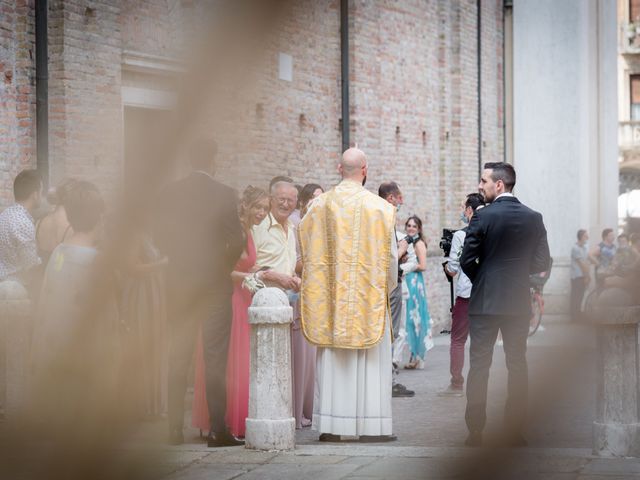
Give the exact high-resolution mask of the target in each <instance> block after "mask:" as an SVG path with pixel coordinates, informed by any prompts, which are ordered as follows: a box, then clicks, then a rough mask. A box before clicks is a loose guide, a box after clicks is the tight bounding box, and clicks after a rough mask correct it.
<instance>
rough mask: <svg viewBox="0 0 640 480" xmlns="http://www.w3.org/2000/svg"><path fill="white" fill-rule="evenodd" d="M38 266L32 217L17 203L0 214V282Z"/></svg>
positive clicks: (38, 259)
mask: <svg viewBox="0 0 640 480" xmlns="http://www.w3.org/2000/svg"><path fill="white" fill-rule="evenodd" d="M39 264H40V258H39V257H38V248H37V246H36V227H35V225H34V223H33V217H32V216H31V214H30V213H29V212H28V211H27V209H26V208H24V207H23V206H22V205H20V204H19V203H16V204H14V205H11V206H10V207H8V208H6V209H5V210H4V212H2V213H0V281H2V280H5V279H7V278H9V277H13V276H14V275H19V274H21V273H24V272H26V271H27V270H29V269H30V268H31V267H34V266H36V265H39Z"/></svg>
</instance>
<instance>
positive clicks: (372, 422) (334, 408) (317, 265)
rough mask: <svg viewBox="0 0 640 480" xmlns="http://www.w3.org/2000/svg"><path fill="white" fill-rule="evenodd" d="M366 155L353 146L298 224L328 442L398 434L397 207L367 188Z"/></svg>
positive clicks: (306, 329)
mask: <svg viewBox="0 0 640 480" xmlns="http://www.w3.org/2000/svg"><path fill="white" fill-rule="evenodd" d="M367 167H368V165H367V158H366V156H365V154H364V152H362V151H361V150H359V149H357V148H350V149H348V150H347V151H345V152H344V154H343V156H342V159H341V161H340V163H339V165H338V171H339V172H340V175H341V176H342V181H341V182H340V184H338V186H336V187H335V188H333V189H332V190H330V191H328V192H326V193H324V194H322V195H320V196H319V197H317V198H316V199H315V200H314V201H313V203H312V204H311V206H310V208H309V210H308V212H307V214H306V215H305V216H304V218H303V219H302V222H301V223H300V225H299V227H298V229H299V230H298V231H299V236H300V237H299V238H300V247H301V253H302V264H303V267H302V288H301V312H302V322H301V323H302V330H303V333H304V335H305V337H306V339H307V340H308V341H309V342H311V343H312V344H314V345H316V346H317V347H318V351H317V358H316V386H315V395H314V397H315V398H314V406H313V424H312V426H313V429H314V430H317V431H319V432H320V440H321V441H340V440H341V436H343V435H344V436H358V437H359V439H360V441H363V442H368V441H389V440H394V439H395V436H394V435H393V428H392V420H391V374H392V371H391V364H392V361H391V322H390V314H389V306H388V305H389V302H388V294H389V292H390V291H391V290H393V288H395V286H396V283H397V271H398V266H397V265H398V258H397V245H396V238H395V231H394V226H395V208H394V207H393V206H392V205H391V204H390V203H388V202H387V201H386V200H384V199H382V198H380V197H378V196H377V195H374V194H373V193H371V192H369V191H368V190H366V189H365V188H364V186H363V185H364V183H365V181H366V178H367Z"/></svg>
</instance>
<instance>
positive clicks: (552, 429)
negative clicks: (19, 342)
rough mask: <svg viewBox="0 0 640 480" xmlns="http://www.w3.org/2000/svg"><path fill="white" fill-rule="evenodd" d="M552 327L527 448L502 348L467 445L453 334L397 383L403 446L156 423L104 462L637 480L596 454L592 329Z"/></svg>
mask: <svg viewBox="0 0 640 480" xmlns="http://www.w3.org/2000/svg"><path fill="white" fill-rule="evenodd" d="M548 320H551V319H548ZM546 324H547V328H546V330H545V331H543V332H539V333H537V334H536V336H535V337H533V338H532V339H531V341H530V343H529V365H530V377H531V390H530V397H531V405H530V411H531V415H530V417H531V419H530V422H529V425H528V428H527V438H528V440H529V447H527V448H524V449H502V448H501V447H500V446H499V444H498V443H497V439H496V437H497V434H498V433H499V432H500V428H501V417H502V408H503V406H504V397H505V389H506V368H505V366H504V355H503V353H502V348H501V347H499V346H497V347H496V349H495V356H494V365H493V367H492V371H491V379H490V384H489V420H488V427H487V433H486V440H487V441H486V443H487V446H486V447H485V448H482V449H471V448H465V447H462V446H461V445H462V442H463V440H464V438H465V436H466V430H465V426H464V421H463V417H464V416H463V412H464V405H465V400H464V398H443V397H439V396H437V392H438V391H439V390H440V389H442V388H444V387H445V386H446V385H447V383H448V380H449V373H448V337H439V338H438V339H437V341H436V347H435V348H434V349H433V350H431V351H430V352H429V353H428V358H427V362H426V364H427V365H426V368H425V369H424V370H419V371H403V372H402V373H401V376H400V381H401V382H402V383H404V384H406V385H407V386H408V387H410V388H413V389H415V390H416V396H415V397H414V398H402V399H401V398H399V399H394V401H393V408H394V410H393V414H394V429H395V432H396V434H397V435H398V441H396V442H393V443H391V444H385V445H380V444H369V445H366V444H360V443H357V442H351V443H338V444H321V443H319V442H318V441H317V436H318V435H317V432H313V431H311V430H309V429H304V430H300V431H298V433H297V443H298V445H297V448H296V449H295V451H292V452H281V453H277V452H254V451H249V450H246V449H244V448H243V447H232V448H225V449H208V448H207V447H206V445H205V444H204V442H203V441H202V439H201V438H200V437H199V435H198V432H197V431H195V430H189V431H187V432H186V433H187V434H186V439H187V442H186V443H185V444H184V445H182V446H180V447H167V446H164V444H163V443H162V442H164V440H166V423H165V422H155V423H147V424H144V425H143V426H141V427H140V429H139V431H138V432H136V433H135V434H134V435H132V436H131V437H130V440H129V442H128V444H127V447H126V448H122V447H120V448H119V449H118V452H119V453H118V454H117V455H113V454H110V455H108V456H106V455H105V456H106V457H107V458H106V459H105V460H104V464H105V465H108V466H109V468H110V469H113V470H114V471H115V472H116V473H117V474H116V475H115V476H114V478H134V477H135V478H141V477H140V476H136V475H135V473H138V474H139V473H141V472H142V473H143V474H144V475H142V478H145V479H146V478H149V479H151V478H153V479H156V478H158V479H160V478H161V479H165V480H176V479H184V480H198V479H207V480H209V479H211V480H214V479H220V480H231V479H238V480H247V479H260V480H263V479H264V480H269V479H276V480H288V479H296V480H297V479H306V478H312V479H314V480H331V479H354V480H355V479H358V480H364V479H401V480H402V479H422V478H429V479H444V478H460V479H474V480H476V479H492V480H493V479H498V480H499V479H517V480H520V479H523V480H528V479H550V480H556V479H557V480H578V479H579V480H596V479H600V480H605V479H606V480H616V479H623V478H624V479H630V478H638V479H640V459H604V458H596V457H593V456H592V455H591V448H590V447H591V424H592V421H593V417H594V409H595V402H594V397H595V368H594V360H595V342H594V332H593V331H592V329H591V328H589V327H584V326H573V325H567V324H562V323H557V322H550V321H547V322H546ZM27 454H29V452H27ZM29 455H30V454H29ZM20 464H23V462H20ZM0 470H1V469H0ZM38 478H39V477H38Z"/></svg>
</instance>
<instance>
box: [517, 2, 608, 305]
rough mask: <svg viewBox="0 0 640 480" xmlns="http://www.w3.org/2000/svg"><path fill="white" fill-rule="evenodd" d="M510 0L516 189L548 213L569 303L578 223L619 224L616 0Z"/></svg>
mask: <svg viewBox="0 0 640 480" xmlns="http://www.w3.org/2000/svg"><path fill="white" fill-rule="evenodd" d="M513 3H514V5H513V22H514V25H513V38H514V39H513V66H514V67H513V68H514V71H513V79H514V80H513V81H514V102H513V105H514V165H515V167H516V171H517V173H518V184H517V186H516V195H517V196H518V197H519V198H520V200H521V201H522V202H524V203H525V204H527V205H529V206H530V207H532V208H533V209H535V210H538V211H539V212H541V213H542V214H543V215H544V218H545V224H546V226H547V231H548V235H549V244H550V247H551V255H552V256H553V257H554V260H555V262H556V263H555V268H554V273H553V275H552V280H551V281H550V284H549V287H548V289H547V293H548V294H550V295H549V296H554V295H555V296H556V297H557V298H556V299H555V301H554V302H551V303H552V304H553V308H554V309H561V310H564V308H565V306H566V301H565V299H564V297H565V296H566V293H567V292H568V288H569V278H568V256H569V253H570V250H571V246H572V244H573V243H574V242H575V234H576V231H577V230H578V229H579V228H589V230H590V231H591V235H592V239H593V242H592V243H595V238H596V237H597V236H598V235H597V233H598V232H599V230H600V229H601V228H603V226H605V225H607V226H612V227H613V226H615V225H616V198H617V189H618V186H617V181H618V180H617V179H618V167H617V137H616V135H617V83H616V58H617V56H616V54H617V30H616V28H617V27H616V2H615V0H563V1H561V2H558V1H557V0H514V2H513Z"/></svg>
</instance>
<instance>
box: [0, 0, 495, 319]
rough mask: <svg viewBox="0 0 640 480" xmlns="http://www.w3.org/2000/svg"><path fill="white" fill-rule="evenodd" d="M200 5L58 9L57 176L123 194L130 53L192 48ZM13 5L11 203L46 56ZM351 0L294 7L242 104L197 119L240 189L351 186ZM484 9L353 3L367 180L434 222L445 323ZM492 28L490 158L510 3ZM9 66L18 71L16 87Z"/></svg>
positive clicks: (8, 114)
mask: <svg viewBox="0 0 640 480" xmlns="http://www.w3.org/2000/svg"><path fill="white" fill-rule="evenodd" d="M194 3H196V2H190V1H172V2H156V1H152V0H144V1H133V0H121V1H115V2H114V1H108V0H103V1H91V2H88V1H84V0H52V1H51V2H50V19H49V24H50V27H49V28H50V31H49V35H50V38H49V41H50V52H49V53H50V67H49V69H50V77H51V78H50V156H51V158H50V163H51V174H52V181H53V182H54V183H55V182H56V181H58V180H59V179H61V178H62V177H64V176H68V175H75V176H83V177H86V178H89V179H92V180H95V181H96V182H98V183H99V184H100V185H101V186H102V187H103V189H105V190H107V191H109V192H113V191H116V190H118V189H119V188H120V186H121V180H122V169H123V165H122V161H123V142H122V136H123V135H122V133H123V109H122V98H121V85H122V76H123V73H122V52H123V51H133V52H137V53H142V54H146V55H152V56H158V57H168V56H171V55H174V54H175V52H176V51H178V50H179V49H180V46H182V45H183V43H182V36H181V34H182V33H185V32H186V31H187V30H189V29H188V28H185V27H184V25H185V23H184V22H185V15H186V16H188V13H189V12H188V9H191V8H193V5H194ZM0 6H1V7H2V8H3V15H2V21H1V23H0V33H1V34H2V36H1V37H0V62H1V63H0V68H1V69H2V71H1V72H0V95H1V97H0V99H1V100H2V102H3V106H6V107H7V108H3V109H2V111H1V112H0V132H2V134H3V141H2V143H1V144H0V152H1V153H2V159H1V160H0V174H1V175H2V182H3V183H2V185H3V188H2V189H1V194H0V195H1V196H0V202H2V203H3V204H6V203H7V199H8V195H9V193H8V192H10V189H9V186H10V180H11V179H12V178H13V176H14V175H15V173H16V172H17V171H18V170H19V169H20V168H22V166H24V165H27V164H34V163H35V158H34V157H33V148H34V146H33V145H34V129H33V122H34V108H33V106H34V105H33V104H34V100H35V99H34V96H33V87H32V84H33V60H32V59H31V57H30V56H29V54H28V52H29V50H33V35H32V31H33V4H32V3H20V2H17V1H15V2H10V1H8V0H0ZM339 6H340V2H339V1H338V0H323V1H316V0H295V1H292V2H290V3H289V7H288V9H287V10H286V11H285V12H283V15H282V16H280V17H279V18H278V23H277V25H275V26H274V28H273V31H272V34H271V35H269V36H268V38H265V39H264V41H263V47H264V52H263V53H264V54H263V55H262V56H261V58H260V59H257V60H256V62H255V64H254V65H252V66H251V69H250V71H257V72H258V74H257V77H256V79H255V81H254V84H253V85H252V88H251V89H250V91H248V92H247V93H246V94H244V95H242V96H241V98H238V99H237V102H236V103H235V104H234V105H233V108H234V109H235V111H233V112H230V115H229V116H228V119H227V120H228V121H227V122H226V125H223V126H220V125H217V126H216V127H215V128H213V127H211V126H210V125H208V124H207V122H206V121H204V122H203V123H202V124H197V125H194V128H193V130H200V131H202V132H203V133H209V132H211V131H213V132H215V133H217V134H219V135H220V137H221V142H220V143H221V145H220V146H221V152H220V169H219V170H220V171H219V174H220V176H221V177H222V178H224V179H225V181H228V182H229V183H231V184H233V185H234V186H236V187H237V188H239V189H241V188H243V187H244V186H245V185H246V184H248V183H253V184H266V183H267V182H268V180H269V179H270V178H271V177H272V176H273V175H276V174H288V175H291V176H292V177H293V178H294V179H295V180H296V181H297V182H299V183H306V182H310V181H314V182H318V183H321V184H322V185H324V186H326V187H330V186H331V185H333V184H334V183H336V182H337V181H338V177H337V174H336V170H335V165H336V163H337V161H338V158H339V155H340V149H341V133H340V120H341V119H340V117H341V111H340V104H341V92H340V88H341V84H340V12H339ZM476 8H477V2H476V1H475V0H451V1H447V2H426V1H424V0H403V1H400V0H375V1H364V0H353V1H351V2H350V35H351V41H350V64H351V65H350V66H351V71H350V77H351V86H350V95H351V112H350V114H351V122H350V132H351V141H352V142H358V145H359V146H360V147H361V148H363V149H364V150H365V151H366V152H367V154H368V155H369V160H370V172H369V183H368V187H370V188H371V189H372V190H377V187H378V185H379V183H380V182H382V181H384V180H395V181H397V182H398V183H399V184H400V185H401V187H402V190H403V192H404V197H405V207H404V208H403V209H402V211H401V213H400V216H399V220H400V223H401V224H403V223H404V220H406V218H407V217H408V216H409V215H410V214H413V213H415V214H418V215H419V216H420V217H421V218H422V219H423V221H424V223H425V233H426V236H427V239H428V243H429V255H430V259H429V269H428V272H427V275H426V276H427V285H428V291H429V300H430V307H431V312H432V316H433V317H434V318H435V319H436V321H437V322H439V323H446V322H447V321H448V318H449V315H448V307H447V303H448V286H447V283H446V282H445V281H444V277H443V275H442V273H441V267H440V255H441V253H440V251H439V248H438V239H439V237H440V232H441V229H442V228H443V227H459V222H458V216H459V208H458V206H459V204H460V202H461V201H462V199H463V198H464V195H465V194H466V193H469V192H471V191H475V190H476V184H477V175H478V121H477V119H478V96H477V93H478V92H477V86H478V84H477V73H478V72H477V52H478V51H477V9H476ZM481 33H482V51H481V57H482V155H483V160H484V161H489V160H500V159H502V155H503V154H502V152H503V143H504V142H503V130H502V123H503V93H502V68H503V65H502V1H501V0H484V1H482V31H481ZM280 52H282V53H286V54H289V55H291V56H292V58H293V79H292V81H291V82H288V81H285V80H281V79H279V78H278V53H280ZM8 69H11V70H12V71H13V77H12V78H11V79H10V80H8V79H7V77H6V74H5V72H6V71H7V70H8ZM248 71H249V70H248ZM2 75H5V76H4V77H3V76H2ZM206 88H207V86H206V85H205V86H203V92H204V91H205V90H206ZM19 102H23V103H22V104H20V103H19ZM25 109H26V110H25ZM20 112H28V114H26V116H24V115H25V114H24V113H20ZM19 115H23V116H24V117H20V116H19ZM21 125H22V126H21ZM5 132H6V134H5ZM225 132H226V133H227V135H224V133H225ZM14 138H15V139H16V140H17V141H14V140H13V139H14ZM241 145H242V146H243V147H241ZM247 145H248V146H250V148H244V147H246V146H247Z"/></svg>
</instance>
